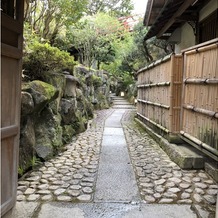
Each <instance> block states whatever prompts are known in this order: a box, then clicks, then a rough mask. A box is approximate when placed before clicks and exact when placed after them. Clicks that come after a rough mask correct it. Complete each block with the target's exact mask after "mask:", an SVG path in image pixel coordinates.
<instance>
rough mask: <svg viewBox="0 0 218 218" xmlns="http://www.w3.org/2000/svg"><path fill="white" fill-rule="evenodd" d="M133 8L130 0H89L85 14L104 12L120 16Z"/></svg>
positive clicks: (129, 12)
mask: <svg viewBox="0 0 218 218" xmlns="http://www.w3.org/2000/svg"><path fill="white" fill-rule="evenodd" d="M133 8H134V7H133V4H132V1H131V0H89V3H88V7H87V14H88V15H95V14H97V13H99V12H104V13H109V14H110V15H114V16H116V17H122V16H126V15H129V14H131V11H132V10H133Z"/></svg>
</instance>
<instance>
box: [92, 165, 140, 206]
mask: <svg viewBox="0 0 218 218" xmlns="http://www.w3.org/2000/svg"><path fill="white" fill-rule="evenodd" d="M134 177H135V176H134V172H133V171H132V170H131V169H130V167H129V166H128V165H127V164H126V163H125V164H122V163H121V164H120V163H114V164H105V163H103V164H101V163H100V166H99V172H98V179H97V184H96V191H95V196H94V201H103V202H105V201H106V202H107V201H109V202H111V201H112V202H119V201H127V202H130V201H136V200H137V199H138V188H137V184H136V182H135V178H134Z"/></svg>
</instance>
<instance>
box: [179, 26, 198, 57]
mask: <svg viewBox="0 0 218 218" xmlns="http://www.w3.org/2000/svg"><path fill="white" fill-rule="evenodd" d="M194 45H195V35H194V31H193V29H192V27H191V26H190V25H189V24H188V23H185V24H184V25H183V26H182V27H181V42H180V43H178V44H176V45H175V53H180V52H181V50H183V49H186V48H188V47H191V46H194Z"/></svg>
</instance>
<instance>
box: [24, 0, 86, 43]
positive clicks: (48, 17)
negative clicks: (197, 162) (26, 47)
mask: <svg viewBox="0 0 218 218" xmlns="http://www.w3.org/2000/svg"><path fill="white" fill-rule="evenodd" d="M25 3H26V4H25V5H26V7H25V15H24V19H25V21H26V22H28V23H29V25H30V26H31V29H32V31H34V32H36V33H37V34H39V35H40V37H41V38H43V39H48V40H50V42H51V44H53V43H54V41H55V39H56V38H57V36H58V34H59V33H60V32H61V31H62V32H63V31H66V28H67V27H68V26H69V25H71V24H73V23H75V22H76V21H78V20H79V19H80V18H81V17H82V15H83V12H84V11H85V10H86V5H87V0H80V1H77V0H25Z"/></svg>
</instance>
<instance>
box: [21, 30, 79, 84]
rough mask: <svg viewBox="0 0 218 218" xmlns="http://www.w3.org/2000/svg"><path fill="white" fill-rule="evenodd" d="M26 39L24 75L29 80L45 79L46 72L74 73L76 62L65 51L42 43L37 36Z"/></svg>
mask: <svg viewBox="0 0 218 218" xmlns="http://www.w3.org/2000/svg"><path fill="white" fill-rule="evenodd" d="M32 35H33V37H32V38H31V37H29V38H26V40H25V50H24V58H23V68H24V74H25V75H26V76H27V77H28V79H29V80H34V79H43V74H44V73H45V72H46V71H52V70H55V71H60V70H64V69H68V70H69V71H70V72H72V71H73V67H74V66H75V64H76V62H75V61H74V58H73V57H72V56H70V55H69V53H67V52H65V51H61V50H59V49H58V48H56V47H52V46H51V45H49V44H48V43H40V42H39V41H38V38H37V36H35V34H32Z"/></svg>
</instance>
